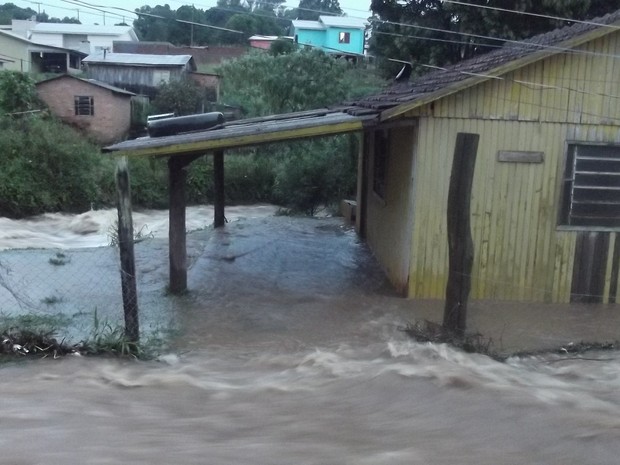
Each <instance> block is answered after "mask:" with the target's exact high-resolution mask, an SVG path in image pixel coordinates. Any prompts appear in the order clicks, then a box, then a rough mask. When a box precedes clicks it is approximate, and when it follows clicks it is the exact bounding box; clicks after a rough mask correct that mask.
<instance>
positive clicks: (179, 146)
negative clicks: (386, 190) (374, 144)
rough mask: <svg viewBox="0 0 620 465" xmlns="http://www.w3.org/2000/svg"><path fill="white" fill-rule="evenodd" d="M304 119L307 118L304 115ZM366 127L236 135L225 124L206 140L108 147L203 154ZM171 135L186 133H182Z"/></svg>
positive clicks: (130, 152)
mask: <svg viewBox="0 0 620 465" xmlns="http://www.w3.org/2000/svg"><path fill="white" fill-rule="evenodd" d="M302 122H305V121H304V120H303V119H302ZM271 124H277V122H272V123H271ZM362 129H363V122H362V121H361V120H352V121H345V122H334V123H328V122H326V123H325V124H323V125H317V126H310V127H300V128H291V129H285V130H277V131H268V132H267V131H265V132H263V131H262V130H260V129H259V128H257V129H256V130H254V131H253V133H252V134H246V133H242V134H239V135H234V133H232V134H231V133H228V132H226V131H227V129H226V128H225V129H218V130H214V131H207V132H208V133H209V134H208V137H209V138H207V139H203V140H187V141H178V142H174V143H166V141H165V139H166V138H164V137H161V138H152V139H150V140H145V141H129V142H128V143H121V144H118V145H119V148H118V150H117V149H116V148H113V149H112V150H109V149H108V150H107V151H108V152H110V151H111V152H114V153H116V154H118V155H125V156H132V157H147V156H178V155H186V154H197V153H198V154H199V153H205V152H209V151H215V150H223V149H229V148H236V147H245V146H249V145H261V144H269V143H273V142H283V141H287V140H294V139H305V138H310V137H320V136H329V135H334V134H343V133H347V132H355V131H361V130H362ZM235 130H238V131H239V132H242V129H241V128H235ZM188 136H189V135H188ZM171 137H183V136H182V135H180V136H171ZM196 137H197V136H196ZM157 139H159V140H157ZM124 145H125V146H124ZM123 146H124V147H123ZM121 147H122V148H121Z"/></svg>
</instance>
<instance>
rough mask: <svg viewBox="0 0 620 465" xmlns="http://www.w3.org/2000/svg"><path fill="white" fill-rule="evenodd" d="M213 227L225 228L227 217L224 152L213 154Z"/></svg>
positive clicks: (217, 151) (219, 151) (218, 151)
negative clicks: (225, 212) (225, 214)
mask: <svg viewBox="0 0 620 465" xmlns="http://www.w3.org/2000/svg"><path fill="white" fill-rule="evenodd" d="M213 191H214V192H213V227H214V228H220V227H222V226H224V223H225V222H226V217H225V216H224V204H225V193H224V151H223V150H216V151H215V152H213Z"/></svg>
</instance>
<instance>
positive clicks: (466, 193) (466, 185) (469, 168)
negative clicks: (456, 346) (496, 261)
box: [443, 133, 480, 336]
mask: <svg viewBox="0 0 620 465" xmlns="http://www.w3.org/2000/svg"><path fill="white" fill-rule="evenodd" d="M479 137H480V136H479V135H478V134H467V133H458V134H457V136H456V145H455V149H454V160H453V162H452V173H451V175H450V188H449V191H448V258H449V271H448V284H447V286H446V303H445V307H444V314H443V327H444V329H446V330H448V331H451V332H454V333H456V334H457V335H460V336H462V335H463V334H464V333H465V328H466V326H467V299H468V298H469V291H470V289H471V270H472V265H473V261H474V244H473V240H472V237H471V227H470V204H471V188H472V184H473V179H474V167H475V164H476V153H477V151H478V140H479Z"/></svg>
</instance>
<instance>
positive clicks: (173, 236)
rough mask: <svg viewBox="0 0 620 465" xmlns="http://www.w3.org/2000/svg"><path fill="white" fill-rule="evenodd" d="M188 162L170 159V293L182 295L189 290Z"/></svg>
mask: <svg viewBox="0 0 620 465" xmlns="http://www.w3.org/2000/svg"><path fill="white" fill-rule="evenodd" d="M186 164H187V162H186V161H185V160H183V159H181V158H175V157H170V158H169V159H168V175H169V187H168V189H169V196H170V206H169V208H170V210H169V226H168V242H169V249H170V250H169V254H170V256H169V258H170V293H172V294H182V293H183V292H185V291H186V290H187V248H186V242H187V239H186V232H185V178H186V177H187V173H186V171H185V165H186Z"/></svg>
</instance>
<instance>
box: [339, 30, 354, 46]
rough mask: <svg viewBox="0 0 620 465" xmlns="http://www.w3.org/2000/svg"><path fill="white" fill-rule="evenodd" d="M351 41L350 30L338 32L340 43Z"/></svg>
mask: <svg viewBox="0 0 620 465" xmlns="http://www.w3.org/2000/svg"><path fill="white" fill-rule="evenodd" d="M350 42H351V33H350V32H340V33H339V34H338V43H339V44H348V43H350Z"/></svg>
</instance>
